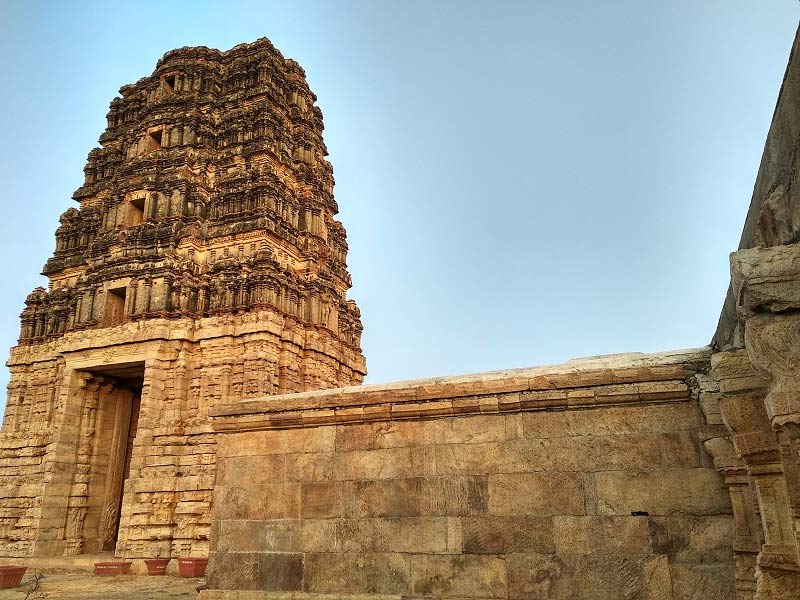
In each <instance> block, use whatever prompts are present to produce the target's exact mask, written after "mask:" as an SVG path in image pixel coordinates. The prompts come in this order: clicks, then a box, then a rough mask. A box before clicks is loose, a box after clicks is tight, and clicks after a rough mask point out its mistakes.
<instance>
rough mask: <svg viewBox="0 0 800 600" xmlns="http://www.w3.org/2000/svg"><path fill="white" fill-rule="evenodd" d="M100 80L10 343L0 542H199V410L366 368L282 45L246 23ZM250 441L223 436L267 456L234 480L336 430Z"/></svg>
mask: <svg viewBox="0 0 800 600" xmlns="http://www.w3.org/2000/svg"><path fill="white" fill-rule="evenodd" d="M120 94H121V95H120V96H119V97H117V98H115V99H114V100H113V101H112V103H111V107H110V110H109V113H108V127H107V129H106V131H105V132H104V133H103V135H102V136H101V140H100V141H101V146H100V147H99V148H96V149H95V150H93V151H92V152H91V153H90V154H89V157H88V161H87V164H86V168H85V169H84V170H85V182H84V184H83V185H82V186H81V187H80V188H79V189H78V190H77V191H76V192H75V194H74V195H73V198H74V200H75V201H77V203H78V206H76V207H75V208H69V209H68V210H67V211H66V212H65V213H64V214H63V215H62V216H61V220H60V226H59V227H58V230H57V231H56V248H55V252H54V254H53V256H52V258H50V260H48V261H47V264H46V265H45V267H44V273H45V275H47V277H48V278H49V286H48V289H44V288H37V289H35V290H34V291H33V292H32V293H31V294H30V295H29V296H28V298H27V299H26V302H25V309H24V311H23V312H22V315H21V329H20V337H19V345H18V346H17V347H16V348H14V349H12V351H11V358H10V360H9V363H8V364H9V366H10V369H11V381H10V383H9V388H8V402H7V406H6V413H5V418H4V421H3V429H2V432H0V490H3V491H2V492H0V555H11V556H27V555H31V554H37V555H46V554H63V553H67V554H80V553H83V552H96V551H99V550H112V549H114V546H116V550H117V552H118V553H119V554H120V555H124V556H126V557H149V556H154V555H156V554H158V555H170V556H178V555H180V556H185V555H188V554H204V553H205V552H207V550H208V535H209V515H210V510H211V500H212V491H211V490H212V487H213V481H214V470H215V462H216V456H217V449H216V437H217V436H216V435H215V434H214V432H213V431H212V428H211V425H210V422H209V419H208V415H209V411H210V410H212V409H213V407H214V406H215V405H217V404H219V403H221V402H230V401H235V400H239V399H242V398H252V397H255V396H259V397H261V396H266V395H270V394H279V393H288V392H300V391H304V390H309V389H319V388H330V387H340V386H343V385H350V384H357V383H360V382H361V380H362V378H363V375H364V373H365V372H366V369H365V363H364V358H363V356H362V355H361V351H360V348H359V344H360V335H361V329H362V328H361V323H360V316H359V310H358V308H357V306H356V305H355V303H354V302H353V301H348V300H346V292H347V289H348V288H349V287H350V276H349V274H348V273H347V268H346V255H347V244H346V241H345V231H344V228H343V227H342V225H341V224H340V223H338V222H337V221H336V220H335V215H336V212H337V205H336V202H335V200H334V198H333V193H332V189H333V172H332V169H331V166H330V164H329V163H328V162H327V161H326V160H325V155H326V154H327V151H326V149H325V145H324V143H323V141H322V114H321V112H320V110H319V108H317V107H316V106H314V101H315V97H314V94H313V93H312V92H311V90H310V89H309V88H308V86H307V84H306V82H305V76H304V74H303V71H302V69H300V67H299V66H298V65H297V63H295V62H294V61H291V60H287V59H285V58H284V57H283V56H281V54H280V53H279V52H278V51H277V50H276V49H275V48H274V47H273V46H272V44H271V43H270V42H269V41H267V40H266V39H262V40H258V41H257V42H254V43H253V44H242V45H239V46H237V47H236V48H233V49H231V50H230V51H228V52H220V51H218V50H211V49H209V48H181V49H178V50H174V51H171V52H168V53H167V54H165V55H164V57H163V58H162V59H161V60H160V61H159V62H158V65H156V69H155V71H154V72H153V74H152V75H150V76H148V77H145V78H143V79H140V80H139V81H137V82H136V83H134V84H132V85H126V86H124V87H123V88H122V90H121V92H120ZM123 413H125V414H123ZM128 413H131V414H132V415H133V416H132V417H131V418H128ZM277 421H280V423H282V424H290V423H291V422H292V417H291V416H289V415H283V416H281V417H280V418H277ZM247 425H248V422H247V419H243V420H242V421H241V422H239V423H237V427H238V428H239V429H246V428H247ZM123 429H125V431H123ZM262 437H263V436H262ZM310 437H313V442H314V444H316V445H312V446H306V445H305V444H304V443H303V442H304V439H306V438H310ZM45 438H46V439H45ZM258 438H259V436H258V435H255V436H252V438H240V439H239V440H238V441H236V442H233V443H234V446H235V445H236V444H239V447H231V448H230V449H229V454H228V456H234V455H240V456H244V455H248V454H249V455H250V456H263V454H262V453H263V452H264V451H265V450H266V453H269V454H274V455H276V457H277V458H276V460H271V459H262V463H263V464H262V468H256V469H252V473H253V475H252V481H251V482H250V483H254V484H255V483H269V482H278V481H282V480H283V477H282V475H281V474H282V473H284V471H283V464H282V463H283V461H284V458H283V456H282V455H283V454H284V453H285V452H287V451H290V449H292V450H293V451H297V452H308V451H327V450H329V449H332V448H333V440H334V433H333V432H331V438H330V441H329V442H326V441H325V440H324V439H323V437H322V436H319V435H315V436H308V435H307V434H306V433H305V432H302V431H297V432H294V431H292V432H283V433H280V434H276V435H273V436H270V441H269V442H268V443H266V444H264V443H262V442H263V439H261V440H260V439H258ZM12 447H16V448H17V449H18V450H17V451H16V452H15V453H9V452H7V451H6V449H8V450H10V449H11V448H12ZM128 451H129V452H128ZM3 461H5V463H3ZM252 464H253V463H252V462H250V463H248V462H247V461H244V460H241V461H229V462H227V463H226V464H225V465H223V466H222V468H221V469H220V471H219V473H218V478H219V480H220V481H222V482H223V485H226V484H225V482H226V481H227V480H228V479H229V478H231V477H233V478H235V479H239V478H240V477H241V476H242V474H243V470H244V471H248V470H251V466H252ZM248 465H250V466H248ZM123 480H127V484H126V486H125V490H126V492H125V494H124V498H122V509H121V511H119V510H118V507H119V506H120V495H121V493H122V492H121V490H122V489H123V486H122V482H123ZM30 481H33V482H36V483H37V484H38V486H39V489H37V490H35V491H30V490H29V489H27V488H26V487H25V486H27V485H28V483H29V482H30ZM42 482H47V483H46V484H43V483H42ZM18 484H22V485H18ZM35 498H39V499H40V500H34V499H35ZM37 503H45V504H47V506H48V508H50V509H53V510H55V511H57V512H58V515H53V516H50V517H48V516H43V515H40V514H39V512H38V510H37ZM273 512H274V511H273ZM117 530H119V533H117Z"/></svg>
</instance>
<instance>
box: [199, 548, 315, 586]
mask: <svg viewBox="0 0 800 600" xmlns="http://www.w3.org/2000/svg"><path fill="white" fill-rule="evenodd" d="M208 584H209V587H212V588H215V589H222V590H231V589H232V590H237V589H238V590H265V591H270V590H276V591H292V590H301V589H302V587H303V555H302V554H285V553H261V552H220V551H216V552H213V553H211V556H210V557H209V572H208Z"/></svg>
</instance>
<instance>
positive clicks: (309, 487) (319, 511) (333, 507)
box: [300, 482, 343, 519]
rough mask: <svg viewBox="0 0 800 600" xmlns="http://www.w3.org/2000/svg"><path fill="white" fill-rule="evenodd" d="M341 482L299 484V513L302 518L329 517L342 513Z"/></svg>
mask: <svg viewBox="0 0 800 600" xmlns="http://www.w3.org/2000/svg"><path fill="white" fill-rule="evenodd" d="M342 487H343V486H342V484H341V483H338V482H334V483H304V484H302V485H301V486H300V514H301V516H302V518H304V519H314V518H331V517H338V516H341V514H342V507H343V504H342V493H343V490H342Z"/></svg>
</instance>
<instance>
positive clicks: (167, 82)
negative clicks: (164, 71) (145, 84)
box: [161, 73, 175, 94]
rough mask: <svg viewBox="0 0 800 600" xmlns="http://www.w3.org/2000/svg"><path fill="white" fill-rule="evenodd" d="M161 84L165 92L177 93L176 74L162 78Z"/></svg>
mask: <svg viewBox="0 0 800 600" xmlns="http://www.w3.org/2000/svg"><path fill="white" fill-rule="evenodd" d="M161 83H162V85H163V87H164V91H165V92H167V93H168V94H173V93H174V92H175V73H170V74H169V75H164V77H162V78H161Z"/></svg>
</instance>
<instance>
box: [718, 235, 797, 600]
mask: <svg viewBox="0 0 800 600" xmlns="http://www.w3.org/2000/svg"><path fill="white" fill-rule="evenodd" d="M731 275H732V278H731V281H732V288H733V292H734V297H735V298H736V309H737V314H738V317H739V321H740V323H741V324H742V326H743V327H742V328H743V329H744V341H745V348H746V351H747V355H748V358H749V360H750V363H751V364H752V365H753V367H754V368H755V369H756V370H757V371H758V372H759V373H761V374H762V375H763V376H764V378H765V381H766V384H767V386H766V393H765V394H764V399H763V412H762V413H761V418H762V425H761V427H760V429H761V430H762V431H761V432H760V435H761V437H760V438H758V439H750V440H748V442H751V443H752V444H753V445H754V446H758V445H760V446H761V447H760V448H759V450H760V454H759V457H758V458H759V460H751V461H749V462H748V464H749V465H750V474H751V476H752V478H753V480H754V482H755V483H756V490H757V498H758V504H759V509H760V511H761V516H762V523H763V526H764V537H765V543H764V545H763V546H762V549H761V554H760V555H759V558H758V566H759V573H758V575H757V576H758V581H759V583H758V593H757V598H782V597H791V596H786V594H788V593H790V592H791V591H792V590H793V592H791V593H796V592H797V590H799V589H800V454H798V448H799V447H800V439H798V437H799V436H798V431H799V430H800V312H798V311H800V245H798V244H793V245H787V246H776V247H772V248H751V249H747V250H740V251H739V252H736V253H734V254H733V255H731ZM753 409H754V410H755V407H753ZM763 420H765V421H766V423H768V424H769V428H770V430H771V431H772V435H773V436H774V448H773V447H770V448H769V449H767V448H766V445H765V441H766V440H767V438H768V435H767V432H766V431H764V426H763ZM772 444H773V442H772V440H770V442H769V445H770V446H772ZM767 455H768V457H769V458H768V459H767Z"/></svg>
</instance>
